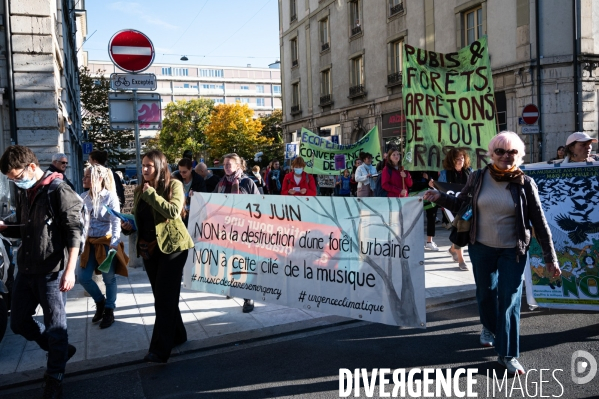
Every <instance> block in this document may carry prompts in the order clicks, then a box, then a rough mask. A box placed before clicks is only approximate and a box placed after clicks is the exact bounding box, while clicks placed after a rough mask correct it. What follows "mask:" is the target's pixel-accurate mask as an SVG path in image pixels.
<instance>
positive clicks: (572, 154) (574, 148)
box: [564, 132, 599, 163]
mask: <svg viewBox="0 0 599 399" xmlns="http://www.w3.org/2000/svg"><path fill="white" fill-rule="evenodd" d="M596 142H597V139H594V138H592V137H591V136H589V135H588V134H586V133H584V132H575V133H572V134H571V135H569V136H568V139H567V140H566V157H565V158H564V163H572V162H595V161H598V160H599V159H597V155H596V154H595V155H591V147H592V145H593V143H596Z"/></svg>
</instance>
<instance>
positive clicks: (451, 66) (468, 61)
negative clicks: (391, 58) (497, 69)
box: [402, 36, 497, 171]
mask: <svg viewBox="0 0 599 399" xmlns="http://www.w3.org/2000/svg"><path fill="white" fill-rule="evenodd" d="M403 55H404V56H403V67H402V82H403V86H402V93H403V102H404V104H403V110H404V115H405V121H406V143H405V156H404V157H403V166H404V167H405V168H406V169H407V170H410V171H429V170H441V169H443V167H442V165H441V163H442V162H443V159H444V158H445V153H446V152H447V151H448V150H449V149H451V148H455V147H460V148H466V149H467V150H468V151H469V152H470V159H471V160H472V167H473V168H474V169H480V168H482V167H484V166H485V165H486V155H485V154H486V152H487V147H488V144H489V141H490V140H491V138H492V137H493V136H494V135H495V134H496V132H497V127H496V124H495V100H494V89H493V76H492V73H491V65H490V62H489V54H488V43H487V37H486V36H483V37H482V38H480V39H479V40H477V41H475V42H473V43H472V44H471V45H470V46H467V47H464V48H463V49H461V50H460V51H458V52H455V53H448V54H442V53H435V52H433V51H427V50H423V49H419V48H416V47H413V46H410V45H408V44H406V45H404V52H403Z"/></svg>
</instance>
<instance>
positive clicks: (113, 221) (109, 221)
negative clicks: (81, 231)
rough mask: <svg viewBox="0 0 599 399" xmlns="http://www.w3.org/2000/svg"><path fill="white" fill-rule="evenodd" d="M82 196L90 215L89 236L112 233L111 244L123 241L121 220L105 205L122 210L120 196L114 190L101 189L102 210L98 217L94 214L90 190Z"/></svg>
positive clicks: (103, 235) (101, 235) (118, 210)
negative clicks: (107, 209) (111, 213)
mask: <svg viewBox="0 0 599 399" xmlns="http://www.w3.org/2000/svg"><path fill="white" fill-rule="evenodd" d="M81 198H82V199H83V202H84V204H85V207H86V211H87V212H88V216H89V227H88V229H87V236H88V237H105V236H107V235H108V234H110V235H111V236H112V237H111V238H110V245H111V246H116V245H118V244H119V243H120V242H121V221H120V220H119V218H117V217H116V216H111V215H110V214H109V213H108V212H107V211H106V208H105V207H104V205H108V206H109V207H111V208H112V209H114V210H115V211H117V212H120V211H121V206H120V204H119V197H118V196H117V195H116V193H114V192H110V191H108V190H106V189H103V190H102V191H100V205H101V208H100V211H99V215H98V217H94V216H93V204H92V199H91V197H90V196H89V191H86V192H85V193H83V194H81Z"/></svg>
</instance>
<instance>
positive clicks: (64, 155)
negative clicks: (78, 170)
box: [52, 152, 68, 162]
mask: <svg viewBox="0 0 599 399" xmlns="http://www.w3.org/2000/svg"><path fill="white" fill-rule="evenodd" d="M66 157H67V154H63V153H62V152H59V153H58V154H54V155H52V162H54V161H59V160H60V159H61V158H66ZM67 159H68V158H67Z"/></svg>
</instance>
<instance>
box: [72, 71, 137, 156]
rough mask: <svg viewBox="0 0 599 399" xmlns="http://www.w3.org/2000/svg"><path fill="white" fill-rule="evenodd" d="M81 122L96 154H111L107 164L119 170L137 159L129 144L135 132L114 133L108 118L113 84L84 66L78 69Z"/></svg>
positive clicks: (100, 74) (100, 73)
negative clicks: (128, 162) (109, 94)
mask: <svg viewBox="0 0 599 399" xmlns="http://www.w3.org/2000/svg"><path fill="white" fill-rule="evenodd" d="M79 87H80V89H81V120H82V122H83V128H84V129H86V130H87V134H88V137H89V141H90V142H91V143H93V146H94V150H106V151H108V163H109V164H110V165H111V166H116V165H118V164H120V163H124V162H127V161H129V160H131V159H134V158H135V152H134V151H132V150H131V149H130V148H129V143H130V142H131V141H133V140H134V139H135V136H134V133H133V131H132V130H118V131H117V130H112V129H111V128H110V118H109V115H108V92H109V91H110V81H109V80H108V79H106V78H105V77H104V71H102V70H98V71H97V72H95V74H92V72H91V71H90V70H89V69H88V68H87V67H85V66H82V67H81V68H80V69H79Z"/></svg>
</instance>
